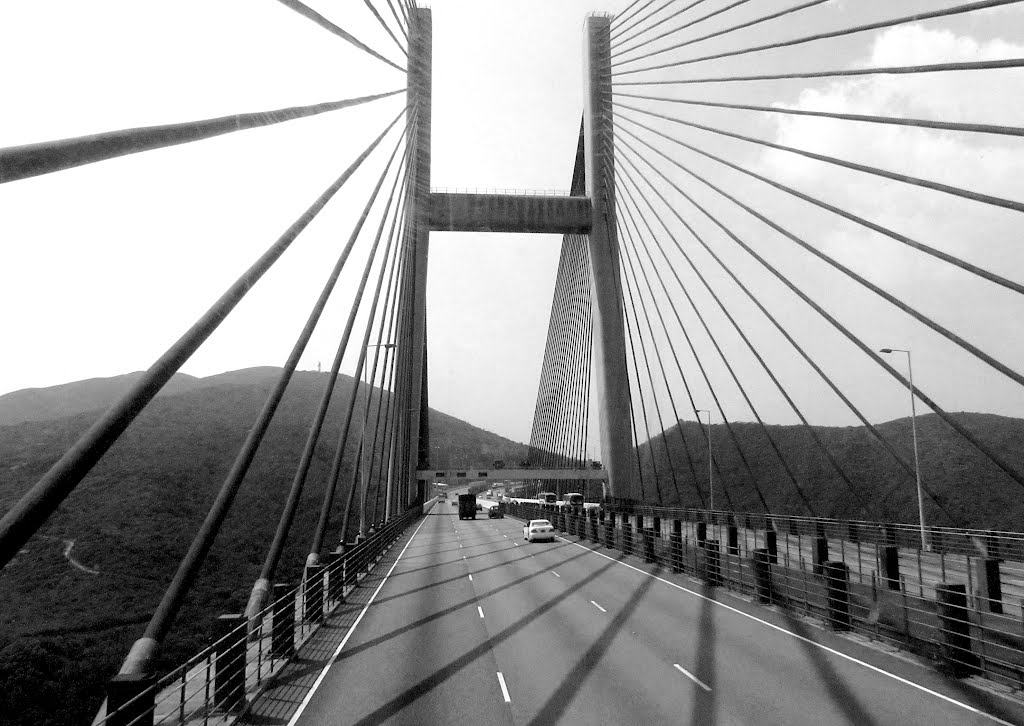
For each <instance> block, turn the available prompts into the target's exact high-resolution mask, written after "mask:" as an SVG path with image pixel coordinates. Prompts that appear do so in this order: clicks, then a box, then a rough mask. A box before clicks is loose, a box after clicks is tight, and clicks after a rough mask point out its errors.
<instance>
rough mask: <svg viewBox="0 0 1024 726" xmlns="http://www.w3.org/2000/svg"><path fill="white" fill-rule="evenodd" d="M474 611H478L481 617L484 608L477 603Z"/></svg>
mask: <svg viewBox="0 0 1024 726" xmlns="http://www.w3.org/2000/svg"><path fill="white" fill-rule="evenodd" d="M476 611H477V612H478V613H480V617H481V618H482V617H483V616H484V609H483V608H482V607H480V606H479V605H477V606H476Z"/></svg>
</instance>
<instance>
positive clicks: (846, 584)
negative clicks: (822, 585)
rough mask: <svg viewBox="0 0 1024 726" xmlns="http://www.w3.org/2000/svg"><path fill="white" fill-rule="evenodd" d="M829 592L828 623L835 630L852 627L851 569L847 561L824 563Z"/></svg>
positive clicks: (823, 568)
mask: <svg viewBox="0 0 1024 726" xmlns="http://www.w3.org/2000/svg"><path fill="white" fill-rule="evenodd" d="M822 570H823V571H824V573H825V581H826V590H827V593H828V623H829V625H830V626H831V627H832V629H833V630H849V629H850V569H849V568H848V567H847V566H846V563H845V562H833V561H825V562H824V563H822Z"/></svg>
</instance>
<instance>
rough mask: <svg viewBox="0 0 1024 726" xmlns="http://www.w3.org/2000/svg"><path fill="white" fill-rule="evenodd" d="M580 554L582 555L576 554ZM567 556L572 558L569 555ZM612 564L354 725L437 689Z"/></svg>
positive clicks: (371, 725)
mask: <svg viewBox="0 0 1024 726" xmlns="http://www.w3.org/2000/svg"><path fill="white" fill-rule="evenodd" d="M583 554H584V555H585V554H589V552H588V553H583ZM580 556H583V555H580ZM571 559H575V558H571ZM615 564H616V563H615V562H609V563H608V564H607V565H604V566H603V567H601V568H600V569H598V570H595V571H594V572H593V573H591V574H590V575H588V576H587V577H585V578H584V579H582V580H580V581H579V582H578V583H576V584H575V585H573V586H572V587H569V588H566V590H565V591H564V592H562V593H561V594H559V595H556V596H555V597H554V598H552V599H551V600H549V601H548V602H546V603H544V604H543V605H541V606H540V607H538V608H537V609H536V610H533V611H531V612H530V614H529V615H528V616H526V617H524V618H521V619H520V620H518V621H516V622H515V623H513V624H512V625H509V626H508V627H507V628H505V629H504V630H502V631H501V632H499V633H496V634H495V635H494V636H492V637H491V638H489V639H487V640H485V641H484V642H483V643H481V644H480V645H478V646H476V647H475V648H473V649H472V650H470V651H469V652H467V653H465V654H464V655H462V656H460V657H458V658H456V659H455V660H453V661H452V662H451V663H448V664H447V665H445V666H443V667H442V668H439V669H438V670H436V671H434V673H433V674H431V675H430V676H428V677H426V678H424V679H422V680H421V681H420V682H419V683H416V684H415V685H413V686H412V687H411V688H408V689H406V690H405V691H404V692H402V693H400V694H399V695H397V696H396V697H395V698H393V699H391V700H390V701H388V702H387V703H385V704H384V705H382V706H380V707H379V708H378V709H376V710H375V711H373V712H372V713H370V714H368V715H367V716H365V717H364V718H362V719H360V720H359V721H357V722H356V726H375V725H376V724H381V723H384V722H385V721H387V720H388V719H389V718H391V717H392V716H394V715H396V714H397V713H399V712H400V711H401V710H402V709H403V708H405V707H406V706H408V705H409V704H411V703H413V702H414V701H416V700H417V699H418V698H420V696H423V695H425V694H427V693H429V692H430V691H432V690H433V689H435V688H437V687H438V686H440V685H441V684H442V683H444V682H445V681H446V680H448V679H449V678H451V677H452V676H454V675H455V674H456V673H458V672H459V671H460V670H462V669H463V668H465V667H466V666H468V665H469V664H470V663H472V662H473V661H475V660H476V659H477V658H479V657H481V656H484V655H486V654H487V653H489V652H490V651H491V650H492V649H493V648H494V647H496V646H497V645H499V644H500V643H503V642H504V641H506V640H508V639H509V638H511V637H512V636H513V635H515V634H516V633H517V632H519V631H520V630H522V629H523V628H525V627H527V626H528V625H530V624H531V623H533V622H534V621H535V620H536V619H537V618H538V617H540V616H541V615H543V614H544V613H546V612H548V611H549V610H551V609H552V608H554V607H555V606H556V605H558V604H560V603H562V602H564V601H565V600H566V599H568V598H569V597H570V596H571V595H573V594H574V593H576V592H579V591H580V590H582V589H583V588H584V587H586V585H587V584H589V583H590V582H591V581H593V580H596V579H597V578H598V577H600V576H601V575H603V574H604V573H605V572H606V571H607V570H609V569H610V568H612V567H614V566H615ZM530 577H535V575H530ZM522 579H524V580H525V579H529V578H522ZM343 655H344V654H343Z"/></svg>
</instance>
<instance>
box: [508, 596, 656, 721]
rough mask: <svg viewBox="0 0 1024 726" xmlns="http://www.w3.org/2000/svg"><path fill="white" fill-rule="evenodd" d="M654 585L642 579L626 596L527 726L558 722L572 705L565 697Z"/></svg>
mask: <svg viewBox="0 0 1024 726" xmlns="http://www.w3.org/2000/svg"><path fill="white" fill-rule="evenodd" d="M654 582H655V580H654V579H653V578H650V577H647V578H644V580H643V582H642V583H641V584H640V586H639V587H638V588H636V590H634V591H633V594H632V595H630V598H629V600H628V601H627V602H626V604H625V606H624V607H623V608H622V610H620V611H619V612H618V613H617V614H616V615H615V617H614V618H612V621H611V622H610V623H609V624H608V627H606V628H605V629H604V632H603V633H601V636H600V637H599V638H598V639H597V640H596V641H594V644H593V645H591V646H590V648H589V649H587V652H586V653H584V654H583V655H582V656H581V657H580V660H579V662H578V663H577V664H576V665H575V666H574V667H573V669H572V670H571V671H569V673H568V674H567V675H566V677H565V678H564V679H563V680H562V682H561V683H560V684H559V685H558V687H557V688H555V689H554V692H553V695H552V696H551V698H549V699H548V700H547V702H546V703H545V704H544V705H543V706H541V707H540V710H539V711H538V712H537V715H536V716H534V717H533V719H531V720H530V723H529V725H528V726H544V725H545V724H552V723H557V722H558V720H559V719H560V718H561V717H562V716H563V715H564V714H565V712H566V711H567V710H568V709H569V707H570V706H571V705H572V701H573V698H572V697H571V696H569V697H567V696H566V694H575V693H577V692H578V691H579V687H580V684H581V683H582V682H583V680H584V679H585V678H586V677H587V676H588V675H590V673H591V671H593V670H594V668H596V667H597V664H598V663H599V662H600V660H601V658H602V657H603V656H604V654H605V652H606V651H607V650H608V648H609V647H610V646H611V644H612V640H614V639H615V636H616V635H618V634H619V632H620V631H621V630H622V627H623V626H624V625H625V624H626V621H627V620H629V618H630V616H631V615H632V614H633V612H634V611H635V610H636V608H637V606H638V605H639V604H640V601H641V600H642V599H643V597H644V595H646V594H647V591H648V590H650V589H651V586H652V585H653V584H654Z"/></svg>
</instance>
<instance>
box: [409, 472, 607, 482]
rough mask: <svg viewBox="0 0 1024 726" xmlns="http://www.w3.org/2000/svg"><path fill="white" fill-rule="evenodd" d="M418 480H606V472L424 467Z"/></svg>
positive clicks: (417, 477) (418, 474)
mask: <svg viewBox="0 0 1024 726" xmlns="http://www.w3.org/2000/svg"><path fill="white" fill-rule="evenodd" d="M416 479H417V480H419V481H435V482H444V483H446V484H447V483H456V484H457V483H466V482H471V481H481V480H490V481H494V482H497V483H500V482H503V481H506V480H508V481H527V480H530V479H568V480H571V481H578V480H580V479H588V480H591V481H606V480H607V479H608V472H607V471H605V470H604V469H447V470H445V471H441V470H438V469H424V470H421V471H417V472H416Z"/></svg>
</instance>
